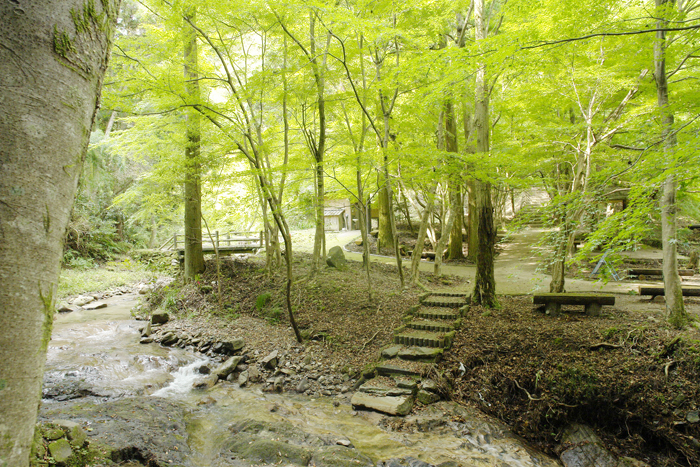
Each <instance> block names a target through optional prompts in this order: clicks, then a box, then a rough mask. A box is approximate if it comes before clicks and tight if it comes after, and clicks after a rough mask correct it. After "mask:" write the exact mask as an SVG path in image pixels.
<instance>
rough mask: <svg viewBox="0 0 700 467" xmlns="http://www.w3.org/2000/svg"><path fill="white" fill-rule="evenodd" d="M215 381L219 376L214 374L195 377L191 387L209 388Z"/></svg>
mask: <svg viewBox="0 0 700 467" xmlns="http://www.w3.org/2000/svg"><path fill="white" fill-rule="evenodd" d="M217 381H219V377H218V376H217V375H216V374H211V375H207V376H203V377H201V378H197V379H196V380H195V381H194V383H192V387H193V388H194V389H209V388H213V387H214V385H215V384H216V382H217Z"/></svg>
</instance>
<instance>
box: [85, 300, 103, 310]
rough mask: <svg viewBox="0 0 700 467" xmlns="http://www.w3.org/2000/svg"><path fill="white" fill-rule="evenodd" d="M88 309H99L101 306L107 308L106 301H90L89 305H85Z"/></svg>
mask: <svg viewBox="0 0 700 467" xmlns="http://www.w3.org/2000/svg"><path fill="white" fill-rule="evenodd" d="M83 308H85V309H86V310H99V309H100V308H107V304H106V303H105V302H90V303H88V304H87V305H83Z"/></svg>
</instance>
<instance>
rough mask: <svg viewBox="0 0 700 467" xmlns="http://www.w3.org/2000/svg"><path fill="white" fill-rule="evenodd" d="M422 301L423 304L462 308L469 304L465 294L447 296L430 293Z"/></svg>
mask: <svg viewBox="0 0 700 467" xmlns="http://www.w3.org/2000/svg"><path fill="white" fill-rule="evenodd" d="M421 303H422V304H423V306H433V307H445V308H460V307H463V306H464V305H466V304H467V299H466V297H464V296H457V297H453V296H445V295H435V294H430V295H429V296H428V297H426V298H424V299H423V300H422V301H421Z"/></svg>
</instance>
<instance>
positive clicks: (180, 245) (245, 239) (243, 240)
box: [172, 230, 264, 250]
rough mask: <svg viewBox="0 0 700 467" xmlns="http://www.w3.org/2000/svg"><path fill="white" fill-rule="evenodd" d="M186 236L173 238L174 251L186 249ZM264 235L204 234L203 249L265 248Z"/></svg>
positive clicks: (259, 233)
mask: <svg viewBox="0 0 700 467" xmlns="http://www.w3.org/2000/svg"><path fill="white" fill-rule="evenodd" d="M185 240H186V236H185V234H174V235H173V238H172V245H173V248H172V249H173V250H182V249H184V248H185ZM263 244H264V243H263V233H262V231H261V232H223V233H219V231H218V230H216V231H214V232H212V233H211V237H210V236H209V234H208V233H207V232H202V248H206V247H207V246H209V248H210V249H213V248H214V246H216V248H220V249H222V250H235V249H241V250H250V249H254V248H262V247H263Z"/></svg>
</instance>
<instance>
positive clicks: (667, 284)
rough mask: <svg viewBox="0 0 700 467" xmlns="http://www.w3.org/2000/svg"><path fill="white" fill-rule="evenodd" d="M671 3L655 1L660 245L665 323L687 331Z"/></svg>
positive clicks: (663, 0)
mask: <svg viewBox="0 0 700 467" xmlns="http://www.w3.org/2000/svg"><path fill="white" fill-rule="evenodd" d="M672 5H673V2H671V1H669V0H656V7H657V10H660V11H659V12H658V13H659V15H658V17H659V19H658V20H657V22H656V27H657V32H656V41H655V42H654V78H655V79H656V90H657V92H656V94H657V101H658V106H659V109H660V110H661V113H662V122H663V130H662V131H663V133H662V136H663V138H664V153H665V159H666V164H667V171H668V175H667V176H666V179H665V180H664V185H663V195H662V197H661V243H662V245H663V258H664V264H663V272H664V294H665V296H666V319H667V320H668V322H669V323H671V324H672V325H673V326H675V327H677V328H682V327H684V326H685V325H686V324H687V323H688V320H689V317H688V313H687V312H686V311H685V305H684V304H683V294H682V290H681V278H680V276H679V275H678V253H677V247H676V244H677V235H676V230H677V224H676V222H677V221H676V209H677V207H676V179H675V167H674V162H673V156H672V153H673V150H674V147H675V145H676V136H675V134H674V133H673V113H672V112H671V111H670V110H669V108H668V104H669V101H668V79H667V76H666V32H665V31H664V28H666V27H667V26H668V21H667V20H666V18H667V16H668V13H669V12H668V11H663V9H666V8H670V7H672Z"/></svg>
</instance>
